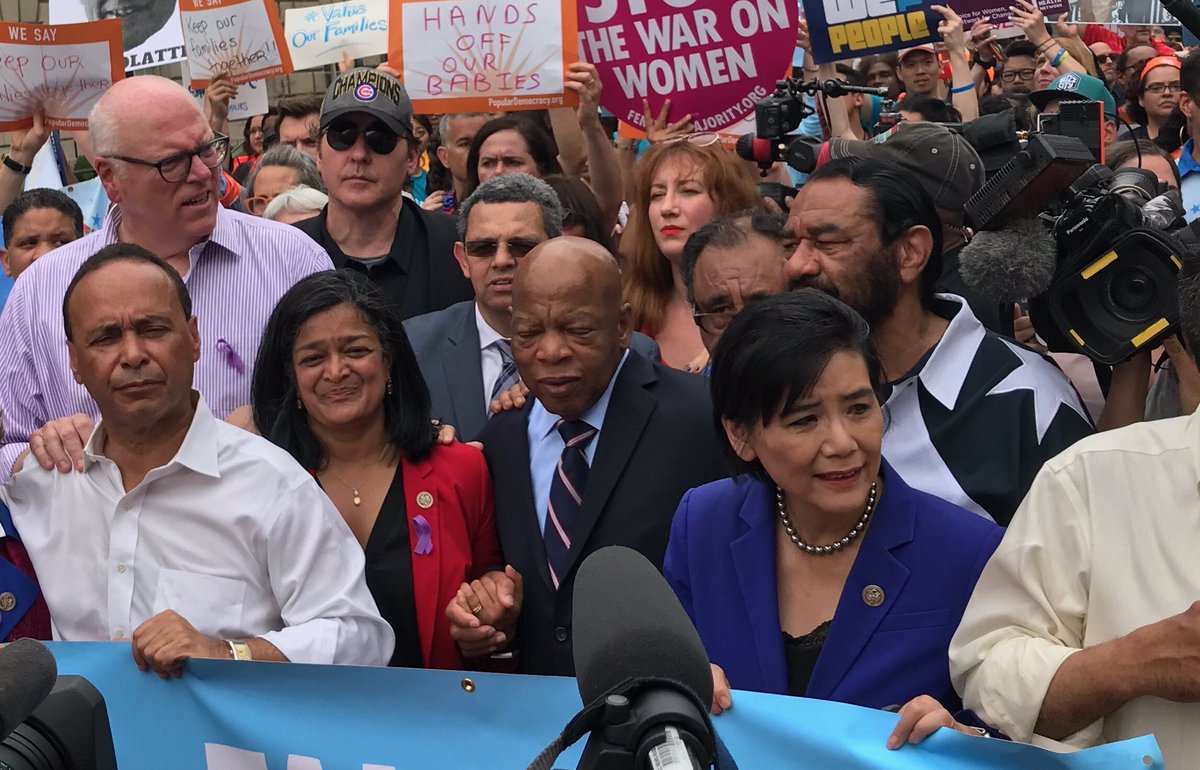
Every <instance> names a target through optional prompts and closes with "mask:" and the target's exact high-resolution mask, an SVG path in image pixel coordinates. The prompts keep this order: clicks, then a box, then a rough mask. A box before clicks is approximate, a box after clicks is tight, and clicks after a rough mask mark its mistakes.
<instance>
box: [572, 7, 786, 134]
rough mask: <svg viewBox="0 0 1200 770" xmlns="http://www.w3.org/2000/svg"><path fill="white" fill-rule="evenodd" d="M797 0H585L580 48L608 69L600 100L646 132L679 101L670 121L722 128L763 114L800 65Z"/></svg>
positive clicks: (586, 56) (603, 72)
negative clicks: (796, 59) (765, 102)
mask: <svg viewBox="0 0 1200 770" xmlns="http://www.w3.org/2000/svg"><path fill="white" fill-rule="evenodd" d="M796 13H797V8H796V0H581V4H580V18H579V51H580V55H581V56H582V57H583V59H584V61H588V62H591V63H592V64H595V65H596V67H597V69H599V71H600V77H601V80H602V82H603V84H604V90H603V91H602V92H601V94H600V101H601V103H602V104H603V105H604V107H605V108H606V109H608V110H609V111H610V112H612V113H613V114H614V115H616V116H617V117H618V118H620V119H621V120H623V121H625V122H626V123H629V124H631V125H633V126H635V127H637V128H644V127H645V120H644V118H643V112H642V100H643V99H646V100H648V101H649V102H650V107H651V109H652V110H653V112H654V114H656V115H657V114H658V111H659V110H661V109H662V106H663V102H664V101H665V100H666V99H668V98H669V99H670V100H671V113H670V119H671V120H672V121H675V120H679V119H680V118H682V117H683V116H685V115H691V116H692V121H693V126H694V127H695V130H697V131H717V130H719V129H722V128H725V127H726V126H730V125H732V124H734V123H737V122H738V121H740V120H742V119H743V118H745V117H746V116H747V115H753V114H754V104H755V103H756V102H758V101H759V100H760V99H762V98H764V97H766V96H767V95H768V94H770V93H771V92H772V91H773V90H774V87H775V81H776V80H778V79H779V78H781V77H783V76H784V75H785V73H786V72H787V70H788V67H789V66H791V62H792V50H793V49H794V48H795V45H796Z"/></svg>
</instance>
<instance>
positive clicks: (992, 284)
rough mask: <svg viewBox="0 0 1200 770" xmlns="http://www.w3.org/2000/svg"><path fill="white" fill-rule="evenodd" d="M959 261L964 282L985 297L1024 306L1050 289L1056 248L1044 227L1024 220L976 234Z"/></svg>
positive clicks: (1055, 259) (1026, 219)
mask: <svg viewBox="0 0 1200 770" xmlns="http://www.w3.org/2000/svg"><path fill="white" fill-rule="evenodd" d="M958 259H959V271H960V273H961V274H962V278H963V280H964V281H966V282H967V285H968V286H970V287H971V288H972V289H975V290H976V291H977V292H979V293H980V294H982V295H983V296H984V297H987V298H988V299H991V300H994V301H995V302H1023V301H1024V300H1027V299H1029V298H1030V297H1036V296H1037V295H1039V294H1041V293H1042V292H1044V291H1045V290H1046V289H1047V288H1048V287H1049V286H1050V282H1051V280H1053V278H1054V270H1055V268H1056V266H1057V262H1058V247H1057V245H1056V244H1055V242H1054V236H1053V235H1051V234H1050V232H1049V231H1048V230H1047V229H1046V227H1045V225H1043V224H1042V223H1041V222H1040V221H1039V220H1038V219H1036V218H1030V217H1026V218H1022V219H1014V220H1013V221H1011V222H1009V223H1008V224H1007V225H1005V226H1004V227H1003V228H1001V229H999V230H984V231H983V232H979V233H976V234H975V236H974V237H973V238H971V242H970V243H968V244H967V245H966V246H964V247H963V249H962V251H961V252H960V253H959V257H958Z"/></svg>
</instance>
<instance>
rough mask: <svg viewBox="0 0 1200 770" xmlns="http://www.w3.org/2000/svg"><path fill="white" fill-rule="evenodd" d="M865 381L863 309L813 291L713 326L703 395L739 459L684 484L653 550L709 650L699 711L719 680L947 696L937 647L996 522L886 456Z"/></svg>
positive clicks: (992, 540) (898, 700) (876, 389)
mask: <svg viewBox="0 0 1200 770" xmlns="http://www.w3.org/2000/svg"><path fill="white" fill-rule="evenodd" d="M882 385H883V381H882V376H881V370H880V366H879V362H878V358H877V356H876V354H875V352H874V349H873V348H872V346H871V343H870V341H869V339H868V329H867V325H866V323H865V322H864V321H863V320H862V318H861V317H859V316H858V314H857V313H855V312H854V311H853V310H851V309H850V308H849V307H847V306H846V305H844V304H842V303H841V302H839V301H837V300H836V299H833V298H832V297H829V296H827V295H825V294H823V293H821V292H818V291H815V290H802V291H797V292H792V293H790V294H787V295H782V296H779V297H773V298H770V299H765V300H763V301H761V302H758V303H756V304H755V305H753V306H752V307H750V308H747V309H746V310H744V311H743V312H742V313H741V314H739V315H738V316H737V317H736V318H735V319H734V320H733V322H732V323H731V324H730V326H729V328H728V329H727V330H726V331H725V333H724V335H723V336H722V338H721V341H720V343H719V344H718V346H717V349H716V351H715V355H714V357H713V372H712V392H713V410H714V413H715V416H716V419H717V420H718V422H719V423H720V425H721V427H722V429H723V430H724V431H725V433H726V435H727V437H728V439H729V442H728V447H727V448H728V450H729V452H730V455H731V456H730V460H731V461H732V462H733V463H734V464H735V466H736V467H737V469H738V471H739V473H738V474H737V476H736V478H734V479H726V480H723V481H717V482H714V483H711V484H707V485H705V486H702V487H698V488H696V489H693V490H691V491H690V492H688V493H687V495H685V496H684V498H683V500H682V502H681V503H680V506H679V510H678V512H677V513H676V515H675V520H674V523H673V525H672V528H671V539H670V544H669V545H668V547H667V554H666V563H665V566H664V572H665V575H666V578H667V580H668V582H670V584H671V586H672V587H673V588H674V589H675V592H676V594H677V595H678V596H679V599H680V601H681V602H682V603H683V606H684V608H685V609H686V610H687V612H688V614H689V615H690V616H691V618H692V622H693V623H695V625H696V628H697V630H699V632H700V637H701V638H702V639H703V640H704V645H705V648H706V649H707V651H708V654H709V658H710V660H711V661H712V662H713V664H714V678H715V679H716V680H717V681H716V685H717V689H718V690H719V691H721V692H720V695H719V697H718V698H717V699H716V702H714V711H718V710H719V709H720V707H721V706H726V705H727V699H728V687H735V688H738V689H743V690H753V691H757V692H771V693H779V694H785V695H787V694H790V695H797V696H799V695H802V696H806V697H809V698H819V699H824V700H836V701H842V702H845V703H853V704H857V705H860V706H868V707H872V708H889V707H890V708H898V707H901V706H903V705H904V704H907V703H909V702H910V701H912V700H913V699H914V698H918V697H919V696H922V695H929V696H932V698H933V699H936V701H938V702H939V703H940V704H941V705H942V706H944V707H945V709H947V710H948V711H950V712H954V711H956V710H958V709H960V708H961V703H960V702H959V699H958V696H957V695H956V694H955V692H954V688H953V686H952V685H951V683H950V671H949V665H948V661H947V648H948V646H949V643H950V637H951V635H952V634H953V633H954V630H955V628H956V627H957V626H958V622H959V619H960V618H961V616H962V613H963V608H964V607H965V606H966V603H967V599H968V598H970V596H971V591H972V589H973V588H974V586H975V581H976V580H977V579H978V577H979V573H980V571H981V570H982V569H983V566H984V564H985V563H987V560H988V558H989V557H990V556H991V554H992V551H993V550H994V549H995V548H996V545H997V544H998V543H999V541H1000V537H1001V534H1002V531H1003V530H1001V529H1000V528H999V527H998V526H996V525H995V524H993V523H992V522H990V521H987V520H985V519H983V518H981V517H979V516H976V515H975V514H973V513H970V512H968V511H966V510H964V509H962V508H959V507H958V506H955V505H953V504H951V503H948V502H946V501H944V500H941V499H940V498H936V497H933V496H932V495H928V494H925V493H924V492H919V491H917V490H915V489H912V488H911V487H909V486H908V485H907V484H905V483H904V480H903V479H902V478H900V476H899V475H898V474H897V473H896V472H895V471H894V470H893V469H891V468H890V467H888V465H887V463H885V462H884V461H883V459H882V456H881V445H882V443H883V433H884V429H885V417H884V413H883V410H882V409H881V407H880V403H881V400H882V399H881V397H880V395H879V393H880V389H881V387H882ZM982 438H983V437H981V439H982ZM726 678H727V683H726V681H722V680H723V679H726ZM722 700H725V701H726V702H724V703H723V702H721V701H722ZM923 702H924V703H925V704H926V706H927V707H932V708H935V709H936V704H933V703H932V702H931V701H930V700H929V699H928V698H925V699H923ZM938 711H940V709H938ZM945 723H947V724H953V720H950V719H949V718H948V717H947V718H946V722H945ZM963 731H964V732H968V730H963Z"/></svg>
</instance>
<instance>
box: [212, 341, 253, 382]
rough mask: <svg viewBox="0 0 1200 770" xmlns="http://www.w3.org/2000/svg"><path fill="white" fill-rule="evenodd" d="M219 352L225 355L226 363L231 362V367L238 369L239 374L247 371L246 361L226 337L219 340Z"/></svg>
mask: <svg viewBox="0 0 1200 770" xmlns="http://www.w3.org/2000/svg"><path fill="white" fill-rule="evenodd" d="M217 352H218V353H220V354H221V355H223V356H225V363H227V364H229V366H230V368H232V369H237V373H238V374H245V373H246V362H245V361H243V360H242V357H241V356H239V355H238V354H237V351H236V350H234V349H233V345H230V344H229V343H228V342H226V340H225V338H224V337H222V338H221V339H219V340H217Z"/></svg>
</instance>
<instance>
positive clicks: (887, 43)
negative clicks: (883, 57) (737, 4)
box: [804, 0, 957, 64]
mask: <svg viewBox="0 0 1200 770" xmlns="http://www.w3.org/2000/svg"><path fill="white" fill-rule="evenodd" d="M937 3H938V0H804V16H805V18H806V19H808V34H809V38H810V39H811V43H812V55H813V60H814V61H816V62H817V63H818V64H824V63H825V62H831V61H838V60H841V59H852V58H855V57H857V56H868V55H871V54H876V53H885V52H887V51H895V50H898V49H900V48H907V47H909V46H914V45H920V44H921V43H930V42H933V41H936V40H939V39H940V38H939V37H938V34H937V24H938V19H939V18H940V17H938V16H937V14H935V13H933V12H932V11H930V10H928V9H929V6H930V5H931V4H937ZM955 7H956V8H957V6H955Z"/></svg>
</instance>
